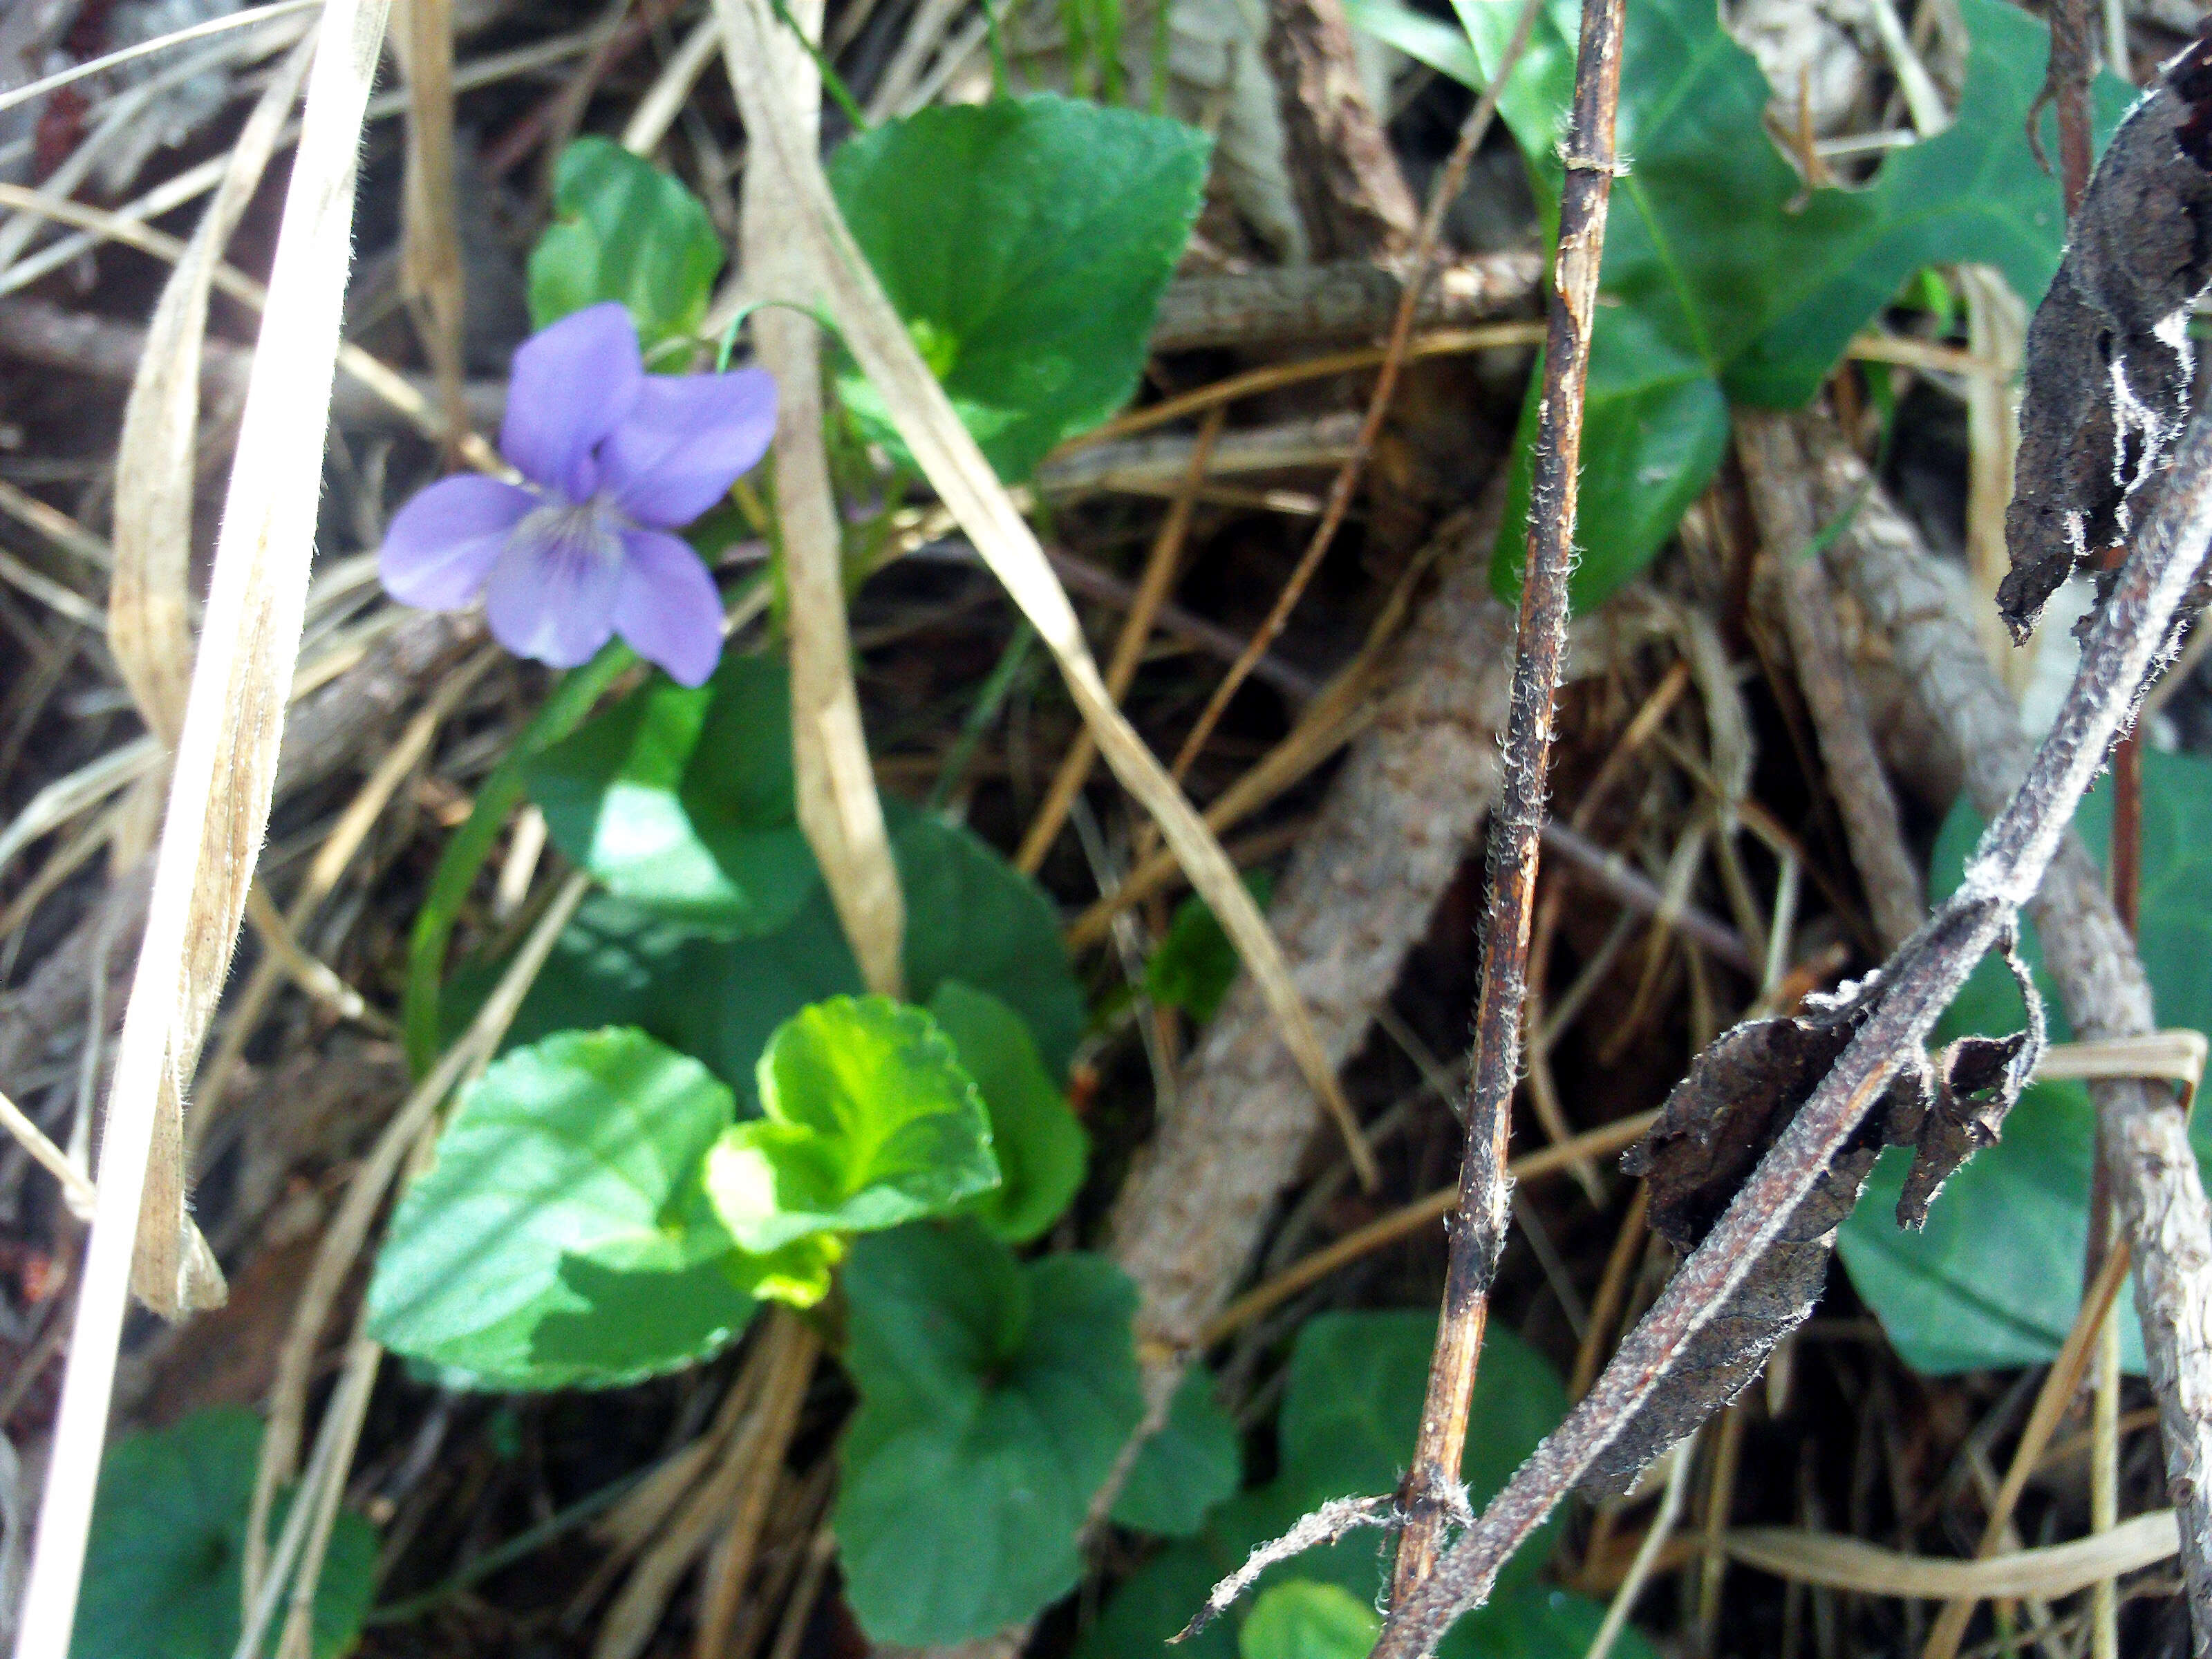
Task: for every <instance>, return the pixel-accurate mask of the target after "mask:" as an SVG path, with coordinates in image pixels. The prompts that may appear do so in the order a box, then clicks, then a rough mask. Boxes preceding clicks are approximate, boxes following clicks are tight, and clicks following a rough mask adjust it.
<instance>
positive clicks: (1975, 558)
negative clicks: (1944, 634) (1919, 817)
mask: <svg viewBox="0 0 2212 1659" xmlns="http://www.w3.org/2000/svg"><path fill="white" fill-rule="evenodd" d="M1959 286H1960V288H1961V289H1964V290H1965V291H1966V343H1967V348H1968V349H1969V350H1971V351H1972V353H1973V354H1974V356H1976V357H1978V358H1980V359H1981V360H1982V362H1984V363H1985V364H1987V365H1988V372H1987V373H1986V374H1975V375H1970V376H1969V377H1968V378H1967V380H1966V568H1967V569H1968V570H1969V571H1970V572H1972V576H1973V583H1974V592H1975V593H1976V595H1977V596H1978V598H1979V599H1980V600H1981V603H1980V604H1979V605H1976V606H1975V608H1974V633H1975V635H1976V636H1977V637H1978V638H1979V639H1980V641H1981V642H1982V649H1983V650H1984V651H1985V652H1987V653H1989V659H1990V665H1991V666H1992V667H1994V668H1995V669H1996V671H1997V676H1998V678H2001V679H2002V680H2003V681H2004V683H2005V689H2006V690H2008V691H2010V692H2011V693H2012V694H2013V696H2015V697H2016V696H2019V695H2020V694H2021V692H2022V691H2024V690H2027V682H2028V679H2029V678H2030V677H2031V676H2032V675H2033V673H2034V671H2035V650H2036V647H2035V641H2033V640H2031V641H2029V642H2028V643H2027V644H2026V645H2015V644H2014V643H2013V641H2012V635H2011V634H2010V632H2009V631H2008V629H2006V627H2005V625H2004V623H2003V622H2002V620H2001V619H2000V618H1999V617H1998V616H1997V584H1998V583H1999V582H2000V581H2002V580H2004V574H2005V572H2006V571H2007V570H2008V569H2010V568H2011V561H2010V558H2009V556H2008V554H2007V553H2006V550H2005V536H2004V519H2005V508H2006V507H2008V505H2010V503H2011V501H2012V487H2013V465H2014V463H2015V461H2016V460H2017V459H2019V456H2020V388H2019V386H2018V380H2019V375H2020V362H2021V351H2022V350H2023V349H2025V348H2026V344H2027V307H2024V306H2023V305H2021V302H2020V296H2019V295H2016V294H2015V293H2014V292H2013V291H2012V289H2011V288H2010V287H2009V286H2008V284H2007V283H2006V282H2005V280H2004V278H2003V277H2002V276H2000V275H1999V274H1998V273H1997V272H1996V270H1992V269H1991V268H1990V266H1988V265H1964V266H1961V267H1960V270H1959Z"/></svg>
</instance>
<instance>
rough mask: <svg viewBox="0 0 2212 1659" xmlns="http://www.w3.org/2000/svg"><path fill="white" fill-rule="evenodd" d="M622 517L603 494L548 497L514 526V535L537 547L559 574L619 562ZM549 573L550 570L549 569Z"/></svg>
mask: <svg viewBox="0 0 2212 1659" xmlns="http://www.w3.org/2000/svg"><path fill="white" fill-rule="evenodd" d="M621 526H622V520H621V518H620V516H619V515H618V514H617V513H616V512H615V510H614V506H613V503H612V502H611V501H608V500H607V499H606V497H605V496H604V495H594V496H592V499H591V500H589V501H548V502H547V503H546V504H545V505H544V506H543V507H538V509H537V510H536V511H534V512H532V513H531V514H530V515H529V516H528V517H526V519H524V520H522V522H521V523H520V524H519V525H517V526H515V527H514V531H513V535H514V538H516V539H517V540H519V541H522V542H526V543H527V544H529V545H531V546H532V547H534V548H536V549H537V550H538V556H539V557H540V558H542V559H544V560H547V561H550V562H551V563H552V564H553V565H554V566H556V567H557V569H558V574H560V575H561V576H563V577H569V578H574V577H580V576H582V575H583V574H585V573H586V571H587V570H588V569H590V568H591V567H592V566H594V565H598V566H600V567H603V568H604V567H609V566H619V565H620V564H621V563H622V562H623V544H622V534H621ZM548 574H553V573H552V572H549V573H548Z"/></svg>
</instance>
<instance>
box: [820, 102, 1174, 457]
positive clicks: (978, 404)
mask: <svg viewBox="0 0 2212 1659" xmlns="http://www.w3.org/2000/svg"><path fill="white" fill-rule="evenodd" d="M1207 150H1208V143H1207V140H1206V136H1205V135H1204V134H1203V133H1200V132H1199V131H1197V130H1196V129H1194V128H1192V127H1188V126H1185V125H1182V123H1181V122H1179V121H1171V120H1169V119H1167V118H1165V117H1163V116H1157V115H1146V114H1142V113H1140V112H1138V111H1135V110H1128V109H1109V108H1104V107H1102V106H1099V105H1097V104H1090V103H1080V102H1077V101H1074V100H1069V99H1066V98H1060V97H1055V96H1051V95H1043V96H1039V97H1034V98H1019V99H1014V98H1001V99H996V100H993V101H992V102H990V103H987V104H961V105H952V106H940V107H936V108H931V109H925V110H921V111H920V112H917V113H915V114H914V115H910V116H908V117H907V118H905V119H903V120H899V121H889V122H886V123H884V125H882V126H879V127H878V128H876V129H875V130H874V131H871V132H866V133H863V134H861V135H860V137H855V138H852V139H849V140H848V141H847V142H846V143H844V144H843V145H842V147H841V148H840V149H838V151H837V153H836V155H833V156H831V157H830V159H829V184H830V188H831V189H832V190H833V191H836V197H837V204H838V206H839V207H841V208H842V210H844V215H845V222H846V223H847V224H848V225H849V226H850V227H851V228H852V232H853V238H854V240H855V241H857V242H858V243H859V244H860V251H861V252H863V253H865V254H866V256H867V259H868V263H869V264H870V265H872V266H873V267H874V269H875V273H876V276H878V279H879V280H880V281H881V282H882V283H883V285H884V293H885V295H888V296H889V298H890V302H891V304H892V305H893V306H894V307H896V309H897V311H898V313H899V316H900V317H901V318H902V319H903V320H904V321H905V323H906V325H907V327H908V330H909V331H911V332H912V333H913V334H914V336H915V341H916V343H918V344H919V345H920V346H921V348H922V352H923V356H925V357H926V358H927V360H928V361H929V363H930V366H931V368H933V369H934V370H935V371H936V373H937V376H938V378H939V380H942V381H943V382H944V384H945V392H946V394H947V395H948V396H950V397H951V399H952V406H953V408H954V409H955V410H957V411H958V412H959V415H960V418H961V420H962V422H963V423H964V424H965V425H966V426H967V428H968V429H969V432H970V433H971V434H973V435H974V436H975V441H976V442H977V443H978V444H980V445H981V446H982V448H983V453H984V454H985V455H987V456H988V457H989V458H990V461H991V465H993V466H994V467H995V468H997V469H998V471H999V475H1000V477H1002V478H1005V479H1006V480H1007V481H1008V482H1009V483H1012V482H1015V481H1017V480H1019V479H1022V478H1025V477H1028V476H1029V474H1030V471H1032V470H1033V469H1034V468H1035V467H1036V464H1037V463H1038V462H1039V461H1040V460H1042V459H1043V458H1044V456H1045V454H1046V453H1047V452H1048V451H1049V450H1050V449H1052V448H1053V447H1054V446H1055V445H1057V444H1059V443H1060V442H1061V441H1063V440H1065V439H1067V438H1071V437H1073V436H1074V435H1076V434H1078V433H1079V432H1084V431H1087V430H1089V429H1090V428H1092V427H1094V426H1097V424H1098V423H1099V422H1102V421H1103V420H1105V419H1106V418H1107V417H1108V416H1111V415H1113V414H1114V413H1115V411H1116V410H1119V409H1120V408H1121V405H1122V404H1126V403H1127V401H1128V400H1129V397H1130V394H1131V393H1132V392H1134V391H1135V390H1136V385H1137V376H1138V374H1139V372H1140V371H1141V370H1142V369H1143V368H1144V362H1145V350H1146V339H1147V338H1148V337H1150V335H1151V332H1152V313H1153V312H1154V310H1155V309H1156V308H1157V307H1158V304H1159V298H1160V295H1161V292H1162V290H1164V289H1165V288H1166V286H1167V281H1168V278H1169V276H1170V275H1171V274H1172V273H1173V272H1174V270H1175V265H1176V259H1177V258H1180V257H1181V256H1182V249H1183V244H1184V242H1185V241H1186V240H1188V237H1189V234H1190V228H1191V224H1192V222H1194V220H1195V219H1196V217H1197V216H1198V209H1199V204H1200V197H1201V196H1202V194H1203V191H1204V189H1205V185H1206V154H1207ZM838 391H839V394H840V396H842V398H843V399H844V401H845V404H846V406H847V407H848V409H850V410H852V411H853V413H854V416H856V417H857V418H858V419H859V420H860V423H861V425H862V426H863V428H865V429H866V431H867V433H868V435H869V436H870V437H871V438H872V439H874V440H876V441H878V442H881V443H883V444H884V445H885V446H886V447H889V448H890V450H891V451H892V452H893V453H896V454H899V455H902V456H903V455H904V454H905V448H904V446H903V445H902V443H901V442H900V441H899V438H898V435H897V434H896V430H895V429H894V428H893V427H892V424H891V422H890V416H889V413H888V411H887V410H885V409H884V402H883V398H881V396H880V395H879V394H878V392H876V390H875V389H874V387H872V386H870V385H869V384H868V382H867V381H866V379H865V378H864V377H862V376H861V375H860V374H859V373H858V372H857V371H848V373H846V374H843V375H842V377H841V378H840V380H839V381H838Z"/></svg>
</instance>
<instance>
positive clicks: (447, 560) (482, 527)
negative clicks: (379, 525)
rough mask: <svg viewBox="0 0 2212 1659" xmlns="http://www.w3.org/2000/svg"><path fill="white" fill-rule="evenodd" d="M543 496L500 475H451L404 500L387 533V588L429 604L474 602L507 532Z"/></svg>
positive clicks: (383, 557) (454, 607)
mask: <svg viewBox="0 0 2212 1659" xmlns="http://www.w3.org/2000/svg"><path fill="white" fill-rule="evenodd" d="M537 505H538V498H537V497H536V496H535V495H532V494H531V493H530V492H529V491H528V490H526V489H517V488H516V487H515V486H514V485H513V484H511V483H501V482H500V481H499V480H498V479H496V478H478V477H459V478H447V479H445V480H443V481H441V483H434V484H432V485H431V486H430V487H429V488H428V489H426V490H423V491H422V493H421V494H420V495H416V497H415V499H414V500H413V501H410V502H408V503H407V505H406V506H404V507H401V508H400V509H399V511H398V513H396V514H395V515H394V516H393V518H392V526H391V528H389V529H388V530H386V532H384V548H383V550H382V551H381V552H380V554H379V555H378V558H377V571H378V574H380V575H381V576H382V577H383V579H384V587H385V591H386V592H388V593H390V594H391V595H392V598H393V599H397V600H398V601H399V602H400V604H402V605H416V606H418V607H420V608H421V609H422V610H424V611H459V610H460V609H461V608H462V607H463V606H465V605H470V604H472V603H474V601H475V599H476V597H477V593H479V592H482V591H483V585H484V580H485V579H486V578H487V577H489V575H490V574H491V569H492V566H493V565H494V564H495V563H496V562H498V560H499V554H500V550H501V548H502V547H504V546H506V544H507V534H508V532H511V531H512V530H513V528H514V526H516V525H518V524H520V522H521V521H522V520H523V518H524V517H525V515H526V514H527V513H529V512H530V510H531V508H532V507H535V506H537Z"/></svg>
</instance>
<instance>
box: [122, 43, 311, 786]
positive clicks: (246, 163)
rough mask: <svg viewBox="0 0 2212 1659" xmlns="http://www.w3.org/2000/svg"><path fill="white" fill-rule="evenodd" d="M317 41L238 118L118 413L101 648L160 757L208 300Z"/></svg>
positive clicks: (182, 666) (175, 709) (175, 658)
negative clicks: (216, 181) (224, 165)
mask: <svg viewBox="0 0 2212 1659" xmlns="http://www.w3.org/2000/svg"><path fill="white" fill-rule="evenodd" d="M314 42H315V36H314V35H313V33H310V34H309V36H308V37H307V39H306V40H302V41H301V43H300V44H299V45H298V46H295V47H294V48H293V49H292V51H291V52H290V53H289V54H288V55H287V56H286V58H285V60H284V63H283V65H282V67H280V68H279V69H278V70H277V71H276V75H275V76H274V77H273V78H272V79H271V80H270V83H269V87H268V88H267V90H266V91H264V93H263V94H262V95H261V98H260V100H259V101H258V103H256V104H255V106H254V108H253V112H252V114H251V115H250V116H248V117H247V118H246V125H245V127H244V129H243V130H242V131H240V134H239V139H238V143H236V144H234V146H233V147H232V149H231V156H230V166H229V167H228V169H227V170H226V171H225V172H224V173H223V177H222V184H221V185H218V186H217V187H216V193H215V196H214V198H213V199H212V200H210V202H209V203H208V205H207V210H206V211H205V212H204V213H203V214H202V215H201V216H200V222H199V224H198V226H197V228H195V229H194V230H193V232H192V239H191V242H190V243H189V244H188V245H187V246H186V247H185V257H184V258H183V259H181V260H180V261H179V263H178V264H177V267H176V269H175V270H173V271H172V272H171V273H170V276H169V280H168V281H167V283H164V284H163V285H162V289H161V301H160V302H159V303H158V304H157V305H156V306H155V308H154V316H153V319H152V321H151V322H150V323H149V325H148V326H147V330H146V344H145V349H144V351H143V354H142V355H141V356H140V357H139V359H138V368H137V374H136V375H135V376H134V377H133V379H132V380H131V397H130V399H129V401H128V402H126V403H125V404H124V408H123V432H122V435H121V437H120V438H119V439H118V441H117V445H116V453H115V515H114V516H115V547H114V575H113V577H112V580H110V582H109V584H108V590H107V619H106V620H107V638H108V645H109V647H110V648H111V649H112V651H113V652H114V653H115V665H116V667H117V669H118V671H120V672H121V674H122V676H123V681H124V684H125V685H126V686H128V687H129V688H130V690H131V701H132V702H134V703H135V704H136V705H137V708H138V714H139V717H140V718H141V719H142V720H144V721H145V722H146V727H147V730H149V732H153V733H154V734H155V737H156V738H159V740H160V741H161V744H162V745H163V746H164V747H165V748H173V747H174V746H175V744H176V741H177V733H178V731H179V728H180V727H181V726H183V724H184V718H185V696H186V694H187V692H188V691H189V690H190V689H191V676H192V633H191V622H190V620H189V618H188V615H187V611H188V607H189V599H190V595H189V592H188V587H189V584H188V582H187V580H186V573H185V566H186V564H187V562H189V560H190V558H191V546H192V495H193V486H194V484H195V483H196V481H197V472H198V462H199V454H198V450H199V437H200V431H199V426H200V421H199V415H200V367H201V357H202V353H203V351H204V348H205V343H206V338H207V319H208V299H209V295H210V290H211V289H212V287H213V285H214V281H215V274H216V267H217V266H218V265H220V264H222V253H223V249H224V247H225V246H226V245H227V244H228V242H229V240H230V237H231V234H232V233H233V232H234V231H235V230H236V229H237V228H238V222H239V221H240V219H241V218H242V217H243V216H245V213H246V208H247V206H248V205H249V204H251V203H252V199H253V193H254V191H255V190H256V189H258V187H259V185H260V183H261V175H262V173H264V170H265V169H266V168H267V167H268V165H269V161H270V156H271V155H273V154H274V153H275V150H276V136H277V133H278V131H279V130H280V129H281V128H282V127H283V124H284V118H285V116H286V115H287V114H288V113H289V112H290V110H291V107H292V102H293V100H294V99H295V98H296V97H298V95H299V91H300V85H301V82H302V81H304V80H305V79H306V78H307V67H308V65H309V64H311V63H312V62H313V58H314V52H315V46H314Z"/></svg>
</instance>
